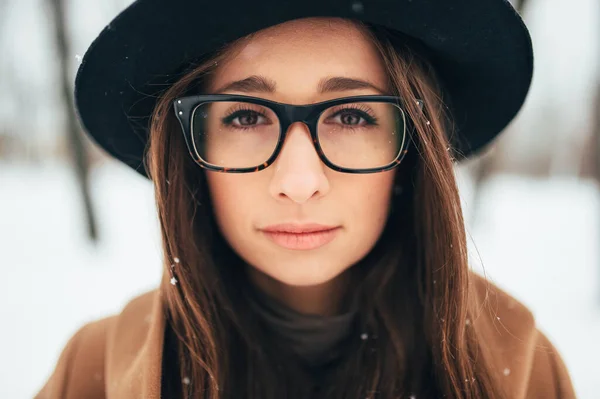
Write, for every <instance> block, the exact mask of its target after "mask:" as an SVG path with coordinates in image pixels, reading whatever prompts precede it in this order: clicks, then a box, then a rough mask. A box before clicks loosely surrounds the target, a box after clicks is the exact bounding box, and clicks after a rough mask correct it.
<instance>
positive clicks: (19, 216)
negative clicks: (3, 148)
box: [0, 162, 600, 399]
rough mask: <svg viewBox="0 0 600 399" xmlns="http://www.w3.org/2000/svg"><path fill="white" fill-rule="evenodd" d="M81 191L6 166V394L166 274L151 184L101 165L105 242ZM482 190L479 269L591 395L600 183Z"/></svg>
mask: <svg viewBox="0 0 600 399" xmlns="http://www.w3.org/2000/svg"><path fill="white" fill-rule="evenodd" d="M459 181H460V182H461V187H462V190H461V194H462V197H463V204H464V206H465V208H466V209H467V210H468V209H470V206H471V204H470V201H472V195H470V194H471V191H470V187H469V185H468V182H469V180H468V179H467V177H466V176H465V175H464V174H462V173H459ZM75 188H76V187H75V185H74V176H73V175H72V173H71V172H69V170H68V169H67V168H65V167H62V166H60V165H46V166H45V167H44V168H43V169H40V168H32V167H27V166H19V165H15V164H11V165H7V164H0V221H1V224H0V253H2V260H3V265H5V267H4V268H3V271H4V276H3V277H4V278H3V279H2V282H1V283H0V284H2V285H1V287H0V302H1V303H2V304H3V306H2V307H1V308H0V312H1V314H0V318H1V319H2V320H10V321H11V323H10V325H11V326H14V328H6V327H5V328H3V329H2V332H1V334H2V339H0V354H1V355H0V376H1V379H0V397H3V398H4V397H6V398H15V399H20V398H30V397H32V396H33V394H34V393H35V392H36V391H37V390H38V389H39V388H40V386H41V384H42V383H43V382H44V381H45V379H46V378H47V377H48V375H49V373H50V372H51V371H52V369H53V367H54V365H55V363H56V360H57V358H58V355H59V353H60V351H61V349H62V347H63V346H64V344H65V343H66V342H67V340H68V339H69V337H70V336H71V335H72V334H73V333H74V332H75V331H76V330H77V329H78V327H80V326H81V325H82V324H84V323H86V322H88V321H91V320H94V319H97V318H100V317H103V316H106V315H110V314H114V313H115V312H118V311H119V309H120V308H121V307H122V306H123V305H124V304H125V303H126V302H127V301H128V300H129V299H131V298H132V297H133V296H135V295H137V294H139V293H141V292H144V291H146V290H149V289H152V288H153V287H155V286H157V285H158V283H159V279H160V259H161V253H162V251H161V248H160V240H159V234H158V222H157V218H156V216H155V205H154V199H153V191H152V186H151V184H150V183H149V182H147V181H145V180H144V179H143V178H141V177H139V176H138V175H137V174H135V173H134V172H131V171H129V170H128V169H127V168H126V167H124V166H120V165H117V164H116V163H114V162H107V163H106V164H105V165H103V166H102V167H100V168H98V169H97V170H95V171H94V172H93V173H92V194H93V198H94V204H95V207H96V209H97V212H98V216H99V232H100V236H101V237H102V241H101V243H100V245H98V246H93V245H90V244H89V243H88V242H87V240H86V238H85V234H84V233H85V229H84V226H83V225H82V221H81V220H82V218H81V215H82V212H81V209H80V207H79V204H78V203H77V201H76V198H77V196H76V191H75ZM481 198H482V203H481V205H480V212H479V215H478V217H477V218H476V219H472V220H477V222H476V223H474V224H473V225H472V226H470V227H469V228H468V230H469V233H470V236H471V243H470V245H471V247H470V250H471V255H472V262H473V264H474V266H473V267H474V269H475V270H476V271H478V272H480V273H485V274H486V275H487V277H488V278H489V279H491V280H492V281H494V282H495V283H496V284H498V285H500V286H501V287H502V288H504V289H505V290H507V291H508V292H509V293H511V294H512V295H514V296H515V297H516V298H517V299H519V300H520V301H521V302H523V303H524V304H525V305H527V306H528V307H529V308H530V309H531V310H532V311H533V313H534V315H535V316H536V320H537V322H538V326H539V327H540V329H542V331H544V332H545V333H546V334H547V335H548V337H549V338H550V339H551V341H552V342H553V343H554V344H555V345H556V347H557V348H558V350H559V351H560V353H561V355H562V357H563V359H564V361H565V363H566V364H567V367H568V368H569V370H570V372H571V375H572V379H573V382H574V385H575V387H576V390H577V392H578V395H579V397H580V398H590V399H591V398H594V397H595V396H594V395H596V393H597V392H598V391H599V390H600V384H599V382H598V379H597V375H596V374H597V373H596V372H595V370H596V369H595V367H594V365H593V363H592V361H593V359H598V358H600V345H598V343H597V337H599V336H600V290H599V282H600V276H599V274H600V256H599V255H600V254H599V251H598V242H599V240H600V228H599V227H600V226H599V223H598V221H599V220H600V211H599V209H600V195H599V191H598V188H597V187H596V186H595V185H594V184H592V183H591V182H587V181H578V180H569V179H564V178H563V179H559V178H555V179H551V180H532V179H526V178H523V177H514V176H499V177H496V178H493V179H492V180H491V181H490V182H489V183H488V184H486V185H485V186H484V187H483V194H482V196H481ZM467 214H468V212H467ZM482 265H483V266H482ZM6 325H7V324H5V326H6ZM15 326H17V327H18V328H17V327H15ZM506 370H508V373H510V369H508V368H507V369H506ZM506 370H504V374H507V371H506Z"/></svg>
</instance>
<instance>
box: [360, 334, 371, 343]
mask: <svg viewBox="0 0 600 399" xmlns="http://www.w3.org/2000/svg"><path fill="white" fill-rule="evenodd" d="M367 338H369V334H367V333H362V334H360V339H362V340H363V341H366V340H367Z"/></svg>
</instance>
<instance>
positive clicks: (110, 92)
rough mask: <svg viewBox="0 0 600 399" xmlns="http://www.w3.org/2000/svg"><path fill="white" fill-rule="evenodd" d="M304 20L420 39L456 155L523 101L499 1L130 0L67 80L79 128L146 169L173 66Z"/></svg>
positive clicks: (518, 47) (526, 76)
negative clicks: (446, 102)
mask: <svg viewBox="0 0 600 399" xmlns="http://www.w3.org/2000/svg"><path fill="white" fill-rule="evenodd" d="M306 17H340V18H350V19H358V20H361V21H364V22H367V23H370V24H375V25H380V26H383V27H385V28H388V29H390V30H393V31H397V32H401V33H402V34H403V35H407V36H409V37H411V38H414V39H416V40H417V41H419V42H421V43H422V44H423V45H424V46H425V47H426V48H427V49H428V50H429V54H430V55H431V57H430V58H431V62H432V64H433V66H434V68H435V70H436V72H437V74H438V77H439V78H440V80H441V83H442V85H443V87H444V96H445V97H446V96H447V97H448V98H449V99H450V104H451V108H450V113H451V115H452V117H453V120H454V122H455V131H454V132H453V136H452V137H451V138H450V139H451V142H452V144H453V147H454V149H455V154H456V157H457V158H458V159H459V160H460V159H464V158H467V157H469V156H471V155H473V154H475V153H477V152H478V151H479V150H480V149H482V148H483V147H484V146H485V145H486V144H488V143H489V142H491V141H492V140H493V139H494V138H495V137H496V136H497V135H498V134H499V133H500V132H501V131H502V130H503V129H504V128H505V127H506V126H507V125H508V124H509V123H510V122H511V120H512V119H513V118H514V117H515V115H516V114H517V113H518V111H519V109H520V108H521V106H522V105H523V102H524V101H525V98H526V96H527V92H528V90H529V86H530V84H531V78H532V73H533V51H532V44H531V38H530V36H529V33H528V31H527V29H526V27H525V25H524V23H523V21H522V19H521V18H520V16H519V15H518V14H517V12H516V11H515V10H514V9H513V7H512V6H511V5H510V3H509V2H508V1H506V0H461V1H452V0H395V1H390V0H370V1H369V2H364V3H360V2H357V1H354V2H353V1H348V2H346V1H341V2H340V1H339V0H303V1H294V2H287V1H281V0H261V1H235V4H232V2H225V1H211V2H209V1H199V0H196V1H190V0H170V1H166V0H163V1H161V0H138V1H136V2H134V3H133V4H132V5H130V6H129V7H128V8H127V9H125V10H124V11H123V12H121V13H120V14H119V15H118V16H117V17H116V18H115V19H114V20H113V21H112V22H111V23H110V24H109V25H108V26H107V27H106V28H105V29H104V30H103V31H102V32H101V33H100V35H99V36H98V37H97V38H96V40H94V42H93V43H92V45H91V46H90V47H89V49H88V51H87V52H86V54H85V55H84V57H83V59H82V63H81V65H80V66H79V70H78V72H77V77H76V80H75V104H76V107H77V111H78V114H79V117H80V119H81V121H82V123H83V126H84V129H85V130H86V131H87V133H88V134H89V135H90V136H91V138H92V139H93V140H94V141H95V142H96V143H97V144H98V145H100V146H101V147H102V148H104V149H105V150H106V151H107V152H108V153H109V154H111V155H112V156H114V157H116V158H117V159H119V160H121V161H122V162H124V163H126V164H127V165H129V166H130V167H132V168H133V169H135V170H136V171H138V172H139V173H141V174H142V175H146V172H145V170H144V166H143V156H144V151H145V148H146V142H147V138H148V124H149V117H150V115H151V114H152V111H153V110H154V107H155V105H156V100H157V93H159V92H160V91H162V90H164V89H165V87H168V86H169V85H170V84H172V83H173V80H174V79H176V78H177V73H178V72H179V71H181V67H182V65H185V64H186V63H189V62H190V61H192V60H195V59H198V58H199V57H200V56H202V55H203V54H207V53H210V52H213V51H215V50H217V49H219V48H221V47H222V46H223V45H225V44H227V43H229V42H231V41H234V40H236V39H238V38H240V37H243V36H245V35H248V34H250V33H252V32H256V31H258V30H261V29H264V28H267V27H269V26H273V25H277V24H279V23H282V22H285V21H289V20H294V19H299V18H306Z"/></svg>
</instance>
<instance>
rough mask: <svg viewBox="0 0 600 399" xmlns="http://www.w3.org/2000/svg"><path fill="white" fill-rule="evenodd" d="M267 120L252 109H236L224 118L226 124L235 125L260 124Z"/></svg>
mask: <svg viewBox="0 0 600 399" xmlns="http://www.w3.org/2000/svg"><path fill="white" fill-rule="evenodd" d="M266 122H267V119H266V118H265V117H264V116H263V115H261V114H259V113H258V112H254V111H238V112H234V113H233V115H231V116H229V117H228V118H226V119H225V123H226V124H231V125H234V126H237V127H252V126H256V125H262V124H265V123H266Z"/></svg>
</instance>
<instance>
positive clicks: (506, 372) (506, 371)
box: [504, 367, 510, 376]
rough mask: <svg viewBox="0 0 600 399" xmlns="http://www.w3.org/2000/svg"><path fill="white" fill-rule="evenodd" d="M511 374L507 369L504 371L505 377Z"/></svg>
mask: <svg viewBox="0 0 600 399" xmlns="http://www.w3.org/2000/svg"><path fill="white" fill-rule="evenodd" d="M509 374H510V369H509V368H508V367H507V368H505V369H504V375H505V376H508V375H509Z"/></svg>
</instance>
